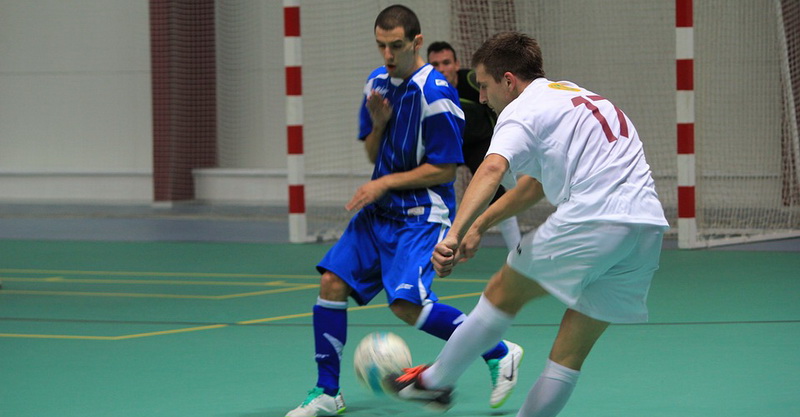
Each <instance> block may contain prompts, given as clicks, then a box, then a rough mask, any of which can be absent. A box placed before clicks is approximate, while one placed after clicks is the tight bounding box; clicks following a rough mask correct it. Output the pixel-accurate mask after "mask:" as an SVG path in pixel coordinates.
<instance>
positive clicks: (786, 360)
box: [0, 240, 800, 417]
mask: <svg viewBox="0 0 800 417" xmlns="http://www.w3.org/2000/svg"><path fill="white" fill-rule="evenodd" d="M327 248H328V246H327V245H290V244H263V243H170V242H147V243H137V242H79V241H41V240H0V281H2V290H0V416H2V417H50V416H52V417H71V416H82V417H92V416H104V417H107V416H119V417H128V416H130V417H155V416H176V417H183V416H192V417H205V416H227V417H255V416H277V417H282V416H283V415H284V414H285V413H286V411H288V410H289V409H291V408H293V407H295V406H296V405H297V404H298V403H299V402H300V401H302V399H303V398H304V397H305V393H306V391H307V390H308V389H310V388H311V387H312V386H313V384H314V382H315V364H314V362H313V341H312V333H311V332H312V329H311V317H310V309H311V307H312V305H313V303H314V302H315V299H316V294H317V285H318V276H317V274H316V272H315V270H314V265H315V263H316V262H317V261H318V260H319V259H320V258H321V256H322V255H323V254H324V252H325V250H327ZM504 252H505V251H504V250H502V249H500V248H485V249H483V250H481V252H480V253H479V256H478V257H477V258H476V259H474V260H472V261H471V262H470V263H468V264H465V265H463V266H461V267H460V269H459V270H457V271H456V273H455V274H454V275H453V276H452V277H449V278H447V279H441V280H439V281H438V282H437V283H436V284H435V286H434V288H435V289H436V291H437V293H438V294H439V295H440V297H441V298H443V299H444V301H446V302H448V303H450V304H453V305H454V306H456V307H459V308H461V309H463V310H465V311H469V310H470V309H471V308H472V306H473V305H474V304H475V302H476V301H477V296H478V294H479V293H480V292H481V290H482V289H483V286H484V285H485V283H486V280H487V278H488V277H489V275H490V274H491V273H492V272H493V271H494V270H496V269H497V267H499V265H501V263H502V262H503V260H504V258H505V255H504ZM384 303H385V300H384V299H382V298H381V297H379V299H377V300H376V301H375V302H374V305H370V306H368V307H364V308H362V307H353V306H352V305H351V309H350V310H349V316H348V317H349V322H350V325H351V327H350V331H349V335H348V340H349V344H348V345H347V348H346V351H345V359H344V370H343V377H342V385H343V393H344V396H345V400H346V402H347V405H348V411H347V415H349V416H353V417H357V416H390V415H391V416H417V415H429V413H426V412H424V411H422V410H421V409H418V408H416V407H414V406H409V405H406V404H401V403H397V402H394V401H391V400H388V399H385V398H378V397H374V396H372V395H371V394H368V393H367V392H366V391H365V390H364V389H362V388H361V387H360V386H359V385H358V384H357V383H356V381H355V379H354V376H353V371H352V350H353V347H354V346H355V344H356V343H357V341H358V340H359V339H360V338H361V337H363V336H364V335H366V334H367V333H369V332H372V331H376V330H389V331H392V332H395V333H397V334H399V335H400V336H402V337H403V338H405V339H406V341H407V342H408V344H409V345H410V347H411V349H412V352H413V354H414V361H415V362H417V363H422V362H428V361H432V360H433V359H434V358H435V356H436V353H437V352H438V351H439V349H440V348H441V346H442V344H443V342H441V341H439V340H438V339H433V338H432V337H430V336H427V335H426V334H423V333H421V332H419V331H417V330H414V329H413V328H410V327H407V326H404V325H402V324H401V323H400V322H399V321H398V320H397V319H395V318H394V317H393V316H392V315H391V313H390V312H389V311H388V309H386V308H385V304H384ZM649 305H650V310H651V321H650V323H648V324H641V325H618V326H612V327H611V328H610V329H609V330H608V332H607V333H606V335H605V336H604V337H603V338H602V339H601V340H600V342H599V343H598V345H597V346H596V348H595V350H594V351H593V352H592V354H591V356H590V358H589V360H588V361H587V363H586V365H585V367H584V372H583V375H582V376H581V380H580V382H579V384H578V386H577V389H576V391H575V393H574V395H573V397H572V400H571V401H570V403H569V404H568V405H567V408H566V409H565V410H564V411H563V413H562V414H561V416H564V417H577V416H581V417H584V416H596V417H626V416H630V417H642V416H647V417H659V416H676V417H710V416H726V417H745V416H748V417H749V416H759V417H761V416H767V417H797V416H800V395H798V394H799V393H800V254H798V253H797V252H746V251H708V250H705V251H677V250H666V251H664V253H663V255H662V264H661V269H660V270H659V272H658V273H657V275H656V278H655V281H654V283H653V287H652V290H651V295H650V302H649ZM562 313H563V307H562V306H561V305H560V304H559V303H557V302H556V301H554V300H553V299H551V298H545V299H542V300H537V301H536V302H534V303H533V304H531V305H529V306H528V307H526V309H525V310H524V311H523V312H522V313H521V314H520V316H519V317H518V318H517V320H516V321H515V325H514V326H513V327H512V328H511V330H510V331H509V333H508V334H507V338H509V339H511V340H514V341H515V342H517V343H519V344H521V345H522V346H523V347H524V348H525V350H526V353H525V360H524V361H523V364H522V369H521V381H520V385H519V386H518V388H517V391H516V392H515V393H514V395H513V396H512V397H511V399H510V400H509V401H508V403H506V405H505V406H504V407H502V408H500V409H498V410H493V409H490V408H489V407H488V405H487V402H488V395H489V389H488V384H489V382H488V380H489V377H488V372H487V371H486V369H485V366H484V365H483V364H481V363H475V364H473V365H472V366H470V368H469V369H468V371H467V373H466V374H465V375H464V378H463V379H462V380H461V384H460V385H459V387H458V391H457V405H456V406H455V407H454V408H453V409H452V410H451V411H450V412H448V413H447V414H446V415H450V416H459V417H462V416H504V415H508V416H513V415H515V413H516V409H517V408H518V407H519V405H520V404H521V403H522V401H523V399H524V397H525V393H526V392H527V389H528V387H530V385H531V384H532V383H533V381H535V379H536V377H537V375H538V374H539V372H540V371H541V369H542V367H543V365H544V361H545V359H546V356H547V352H548V350H549V347H550V343H551V341H552V339H553V337H554V335H555V332H556V328H557V327H556V326H557V323H558V322H559V319H560V316H561V314H562Z"/></svg>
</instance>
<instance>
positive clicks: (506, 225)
mask: <svg viewBox="0 0 800 417" xmlns="http://www.w3.org/2000/svg"><path fill="white" fill-rule="evenodd" d="M497 227H498V228H499V229H500V234H502V235H503V240H504V241H505V242H506V246H507V247H508V250H510V251H511V250H514V249H516V248H517V245H518V244H519V241H520V240H522V234H521V233H520V231H519V223H518V222H517V216H513V217H509V218H507V219H505V220H503V221H502V222H500V223H499V224H498V225H497Z"/></svg>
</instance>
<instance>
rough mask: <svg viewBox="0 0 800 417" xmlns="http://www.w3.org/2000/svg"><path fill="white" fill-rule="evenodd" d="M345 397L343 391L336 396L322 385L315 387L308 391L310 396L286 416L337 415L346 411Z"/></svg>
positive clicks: (314, 416)
mask: <svg viewBox="0 0 800 417" xmlns="http://www.w3.org/2000/svg"><path fill="white" fill-rule="evenodd" d="M345 408H346V407H345V405H344V397H342V392H341V391H339V392H337V393H336V396H330V395H328V394H325V391H324V390H323V389H322V388H320V387H314V389H312V390H311V391H309V392H308V397H306V400H305V401H303V403H302V404H300V405H299V406H298V407H297V408H295V409H294V410H292V411H289V412H288V413H287V414H286V417H318V416H337V415H339V414H342V413H344V410H345Z"/></svg>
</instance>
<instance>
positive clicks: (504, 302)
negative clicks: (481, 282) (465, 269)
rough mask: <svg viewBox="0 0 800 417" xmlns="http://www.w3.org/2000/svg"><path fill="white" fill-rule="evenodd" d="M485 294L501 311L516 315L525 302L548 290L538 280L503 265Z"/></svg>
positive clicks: (493, 277) (488, 285)
mask: <svg viewBox="0 0 800 417" xmlns="http://www.w3.org/2000/svg"><path fill="white" fill-rule="evenodd" d="M483 293H484V296H486V298H487V299H488V300H489V302H491V303H492V305H493V306H495V307H496V308H497V309H499V310H500V311H502V312H504V313H506V314H509V315H511V316H515V315H516V314H517V313H518V312H519V311H520V310H521V309H522V307H523V306H525V304H527V303H528V302H529V301H531V300H533V299H534V298H538V297H541V296H543V295H547V291H546V290H545V289H544V288H542V287H541V286H540V285H539V284H538V283H536V281H534V280H532V279H530V278H528V277H526V276H525V275H522V274H520V273H519V272H517V271H515V270H514V269H513V268H511V267H510V266H508V264H506V265H503V267H502V268H500V271H498V272H496V273H495V274H494V275H493V276H492V278H491V279H490V280H489V283H488V284H486V289H485V290H484V292H483Z"/></svg>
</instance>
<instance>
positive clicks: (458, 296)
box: [236, 292, 482, 325]
mask: <svg viewBox="0 0 800 417" xmlns="http://www.w3.org/2000/svg"><path fill="white" fill-rule="evenodd" d="M481 294H482V293H480V292H473V293H469V294H458V295H448V296H444V297H439V299H440V300H454V299H456V298H467V297H475V296H478V295H481ZM385 307H389V304H371V305H366V306H358V307H351V308H348V310H349V311H360V310H370V309H375V308H385ZM311 314H312V313H311V312H308V313H300V314H290V315H288V316H278V317H267V318H263V319H254V320H245V321H238V322H236V324H241V325H247V324H256V323H267V322H270V321H281V320H288V319H296V318H300V317H310V316H311Z"/></svg>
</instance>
